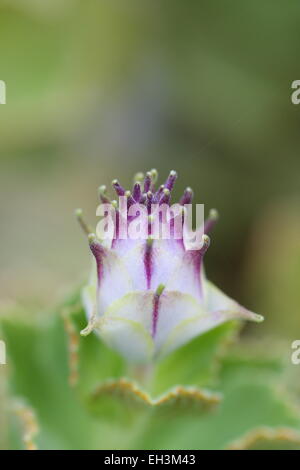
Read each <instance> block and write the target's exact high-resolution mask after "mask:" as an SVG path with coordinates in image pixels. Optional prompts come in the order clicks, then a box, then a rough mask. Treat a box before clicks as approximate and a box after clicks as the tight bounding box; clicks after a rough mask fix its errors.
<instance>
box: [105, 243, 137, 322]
mask: <svg viewBox="0 0 300 470" xmlns="http://www.w3.org/2000/svg"><path fill="white" fill-rule="evenodd" d="M101 271H102V272H101V276H100V280H99V287H97V311H98V315H100V316H101V315H103V314H104V312H105V311H106V310H107V308H108V307H109V306H110V305H111V304H112V303H113V302H114V301H115V300H117V299H120V298H122V297H123V296H124V295H125V294H127V293H128V292H131V291H132V290H133V285H132V281H131V278H130V276H129V273H128V271H127V269H126V267H125V265H124V263H123V261H122V260H121V259H120V257H119V256H118V255H117V254H116V253H114V252H113V251H108V252H107V253H106V254H105V256H103V258H102V267H101Z"/></svg>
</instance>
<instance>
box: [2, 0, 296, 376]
mask: <svg viewBox="0 0 300 470" xmlns="http://www.w3.org/2000/svg"><path fill="white" fill-rule="evenodd" d="M299 21H300V4H299V1H297V0H289V2H284V1H282V0H265V1H263V2H262V1H259V0H251V1H248V2H246V1H238V0H227V1H226V2H225V1H223V0H218V1H216V0H206V1H205V0H197V1H196V0H190V1H188V2H182V1H179V0H172V1H170V0H165V1H160V2H158V1H152V2H148V1H142V0H129V1H126V2H125V1H124V2H123V1H108V0H107V1H106V0H103V1H99V0H84V1H83V0H82V1H79V0H64V1H63V2H62V1H59V0H7V1H5V0H2V1H0V79H1V80H4V81H5V82H6V86H7V104H6V105H1V106H0V192H1V206H0V220H1V244H0V259H1V271H0V298H1V301H0V307H1V308H0V310H1V311H5V312H7V311H8V310H9V309H11V308H14V306H15V305H16V304H18V305H19V306H21V308H22V306H23V305H24V306H26V309H28V306H30V309H31V310H30V311H32V313H33V314H34V312H37V311H38V310H39V309H41V308H45V307H46V308H48V307H49V306H50V305H54V304H55V302H57V301H59V300H60V299H61V298H62V296H63V295H64V293H66V292H69V291H70V289H71V288H72V286H74V285H78V283H79V282H81V281H82V280H83V279H85V276H86V275H87V273H88V271H89V267H90V264H89V250H88V248H87V243H86V241H85V239H84V237H83V236H82V234H81V232H80V230H79V228H78V227H77V225H76V222H75V220H74V216H73V210H74V209H75V208H76V207H82V208H83V209H84V211H85V214H86V217H87V218H88V219H89V220H90V221H91V222H94V221H95V220H96V217H95V208H96V203H97V191H96V190H97V187H98V186H99V185H100V184H109V182H110V181H111V180H112V179H113V178H119V179H120V180H121V182H122V183H123V184H124V185H126V186H129V184H131V180H132V175H133V174H134V173H135V172H136V171H139V170H142V171H144V170H147V169H150V168H152V167H156V168H157V169H158V171H159V173H160V176H161V178H163V179H164V178H165V177H166V175H167V173H168V171H169V170H171V169H175V170H177V172H178V173H179V179H178V183H177V188H176V195H177V196H178V197H179V196H180V194H181V193H182V191H183V189H184V188H185V187H186V186H191V187H192V188H193V189H194V191H195V194H196V199H195V201H196V202H199V203H205V205H206V209H207V211H208V209H209V208H211V207H216V208H217V209H218V210H219V212H220V221H219V223H218V226H217V228H216V229H215V231H214V233H213V236H212V245H211V248H210V250H209V254H208V255H207V258H206V269H207V273H208V276H209V277H210V279H211V280H212V281H213V282H215V283H216V284H217V285H218V286H219V287H221V288H222V289H223V290H224V291H226V292H227V293H228V294H229V295H231V296H233V297H234V298H236V299H237V300H239V301H240V302H241V303H242V304H244V305H246V306H247V307H248V308H250V309H252V310H254V311H256V312H258V313H261V314H263V315H264V316H265V319H266V320H265V323H264V325H262V326H259V327H257V326H255V327H251V328H249V327H247V328H248V330H247V331H246V333H247V332H248V335H249V336H250V337H251V335H252V336H253V338H255V339H257V340H259V341H260V343H261V344H262V345H263V344H264V341H266V343H265V344H269V343H267V341H268V338H275V339H276V340H279V341H287V344H288V343H290V342H291V341H293V340H294V339H298V338H299V337H300V314H299V304H300V289H299V281H300V211H299V202H300V158H299V145H300V132H299V127H300V106H296V105H293V104H292V102H291V92H292V90H291V83H292V81H293V80H296V79H300V76H299V63H298V57H299V41H300V31H299ZM286 354H287V357H288V356H289V354H290V350H289V349H286ZM295 373H296V371H295Z"/></svg>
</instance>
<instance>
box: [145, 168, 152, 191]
mask: <svg viewBox="0 0 300 470" xmlns="http://www.w3.org/2000/svg"><path fill="white" fill-rule="evenodd" d="M151 183H152V178H151V173H150V172H149V171H148V173H147V174H146V177H145V180H144V193H147V192H148V191H150V188H151Z"/></svg>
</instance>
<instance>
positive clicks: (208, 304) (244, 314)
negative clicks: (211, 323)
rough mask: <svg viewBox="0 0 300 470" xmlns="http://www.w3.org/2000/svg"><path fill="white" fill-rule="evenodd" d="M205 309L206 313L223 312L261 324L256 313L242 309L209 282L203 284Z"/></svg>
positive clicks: (259, 316)
mask: <svg viewBox="0 0 300 470" xmlns="http://www.w3.org/2000/svg"><path fill="white" fill-rule="evenodd" d="M204 292H205V308H206V310H207V311H208V312H216V311H224V310H226V311H227V312H231V313H232V315H235V317H236V318H241V319H245V320H250V321H255V322H261V321H263V317H262V316H261V315H258V314H257V313H253V312H251V311H250V310H247V309H246V308H244V307H242V306H241V305H240V304H238V303H237V302H236V301H235V300H233V299H231V298H230V297H228V296H227V295H226V294H224V293H223V292H222V291H221V290H220V289H218V288H217V287H216V286H215V285H214V284H212V283H211V282H209V281H207V280H206V281H205V283H204Z"/></svg>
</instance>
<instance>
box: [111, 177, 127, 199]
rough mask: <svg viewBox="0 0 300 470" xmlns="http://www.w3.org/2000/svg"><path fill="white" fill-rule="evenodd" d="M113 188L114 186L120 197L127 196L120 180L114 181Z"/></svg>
mask: <svg viewBox="0 0 300 470" xmlns="http://www.w3.org/2000/svg"><path fill="white" fill-rule="evenodd" d="M112 186H113V188H114V190H115V191H116V193H117V195H118V196H124V195H125V189H124V188H123V187H122V186H121V185H120V183H119V181H118V180H113V181H112Z"/></svg>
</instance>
